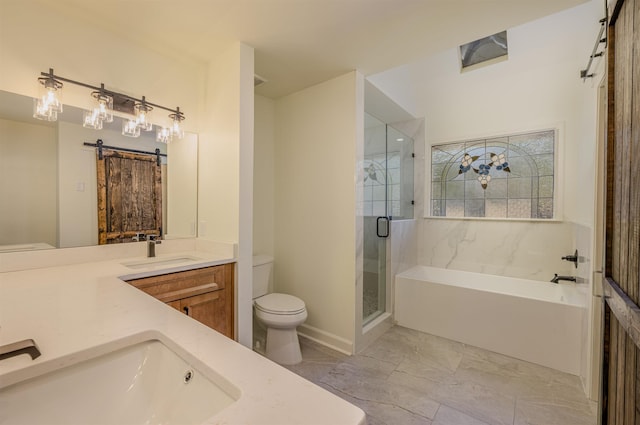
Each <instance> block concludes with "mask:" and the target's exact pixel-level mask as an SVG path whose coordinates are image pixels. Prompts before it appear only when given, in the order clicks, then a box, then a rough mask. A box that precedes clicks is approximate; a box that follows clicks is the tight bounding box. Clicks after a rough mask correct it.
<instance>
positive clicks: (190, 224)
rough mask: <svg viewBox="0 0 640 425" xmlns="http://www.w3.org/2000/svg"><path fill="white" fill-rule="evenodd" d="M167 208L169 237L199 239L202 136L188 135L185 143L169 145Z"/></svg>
mask: <svg viewBox="0 0 640 425" xmlns="http://www.w3.org/2000/svg"><path fill="white" fill-rule="evenodd" d="M167 161H168V167H167V173H166V179H165V182H166V187H167V196H166V200H165V202H163V204H164V205H165V206H166V207H167V215H166V217H164V218H166V220H167V227H166V229H164V232H165V234H166V235H167V237H168V238H188V237H191V238H193V237H195V236H196V228H197V219H198V135H197V134H194V133H185V135H184V137H183V138H182V139H181V140H173V141H171V143H169V144H168V145H167Z"/></svg>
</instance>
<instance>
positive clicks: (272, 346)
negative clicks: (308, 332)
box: [266, 327, 302, 365]
mask: <svg viewBox="0 0 640 425" xmlns="http://www.w3.org/2000/svg"><path fill="white" fill-rule="evenodd" d="M266 356H267V358H268V359H269V360H272V361H274V362H276V363H279V364H282V365H294V364H298V363H300V362H301V361H302V353H301V352H300V341H299V340H298V332H296V328H292V329H278V328H271V327H269V328H267V350H266Z"/></svg>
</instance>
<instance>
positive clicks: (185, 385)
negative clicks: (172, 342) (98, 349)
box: [0, 340, 240, 425]
mask: <svg viewBox="0 0 640 425" xmlns="http://www.w3.org/2000/svg"><path fill="white" fill-rule="evenodd" d="M185 357H188V355H186V354H183V355H178V354H177V353H176V352H174V351H172V350H171V349H170V348H168V347H167V346H166V345H164V344H163V343H162V342H160V341H158V340H148V341H145V342H142V343H138V344H135V345H130V346H127V347H125V348H121V349H118V350H116V351H113V352H111V353H108V354H103V355H101V356H99V357H96V358H93V359H91V360H86V361H83V362H80V363H77V364H75V365H72V366H67V367H65V368H62V369H58V370H56V371H53V372H50V373H47V374H45V375H42V376H39V377H36V378H32V379H29V380H26V381H23V382H19V383H17V384H14V385H11V386H9V387H7V388H5V389H1V390H0V406H1V408H0V422H2V423H11V424H44V423H46V424H81V423H82V424H180V425H186V424H198V423H202V422H204V421H205V420H206V419H208V418H210V417H211V416H213V415H215V414H216V413H218V412H220V411H221V410H223V409H225V408H226V407H228V406H229V405H231V404H232V403H234V402H235V401H236V400H237V399H238V398H239V395H240V391H239V390H238V389H237V388H236V387H234V386H233V385H231V384H230V383H229V382H227V381H226V380H224V379H223V378H221V377H219V378H217V379H218V380H219V381H220V382H218V383H216V382H214V381H215V380H216V378H213V380H212V379H209V378H208V377H207V376H205V375H204V374H203V373H202V372H201V371H199V370H197V369H196V368H195V367H193V366H192V365H190V364H189V362H187V360H185ZM223 388H224V389H223ZM225 390H226V391H225Z"/></svg>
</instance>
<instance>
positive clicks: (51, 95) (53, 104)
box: [33, 68, 62, 121]
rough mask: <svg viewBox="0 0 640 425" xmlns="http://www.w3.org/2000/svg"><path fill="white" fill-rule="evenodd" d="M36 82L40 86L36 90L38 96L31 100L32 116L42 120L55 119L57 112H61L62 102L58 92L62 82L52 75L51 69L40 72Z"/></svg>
mask: <svg viewBox="0 0 640 425" xmlns="http://www.w3.org/2000/svg"><path fill="white" fill-rule="evenodd" d="M40 74H41V77H39V78H38V82H39V83H40V85H41V87H40V89H39V90H38V97H37V98H36V99H34V100H33V117H34V118H37V119H39V120H44V121H56V120H57V119H58V112H62V102H61V101H60V92H61V90H62V83H61V82H60V81H58V80H59V79H56V78H58V77H56V76H55V75H53V69H51V68H49V72H48V73H47V72H41V73H40Z"/></svg>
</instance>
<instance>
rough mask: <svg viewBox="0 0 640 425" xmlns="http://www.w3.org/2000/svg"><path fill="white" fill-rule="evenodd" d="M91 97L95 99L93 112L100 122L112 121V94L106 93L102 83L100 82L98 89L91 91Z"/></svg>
mask: <svg viewBox="0 0 640 425" xmlns="http://www.w3.org/2000/svg"><path fill="white" fill-rule="evenodd" d="M91 97H93V98H94V99H95V100H96V107H95V108H93V114H94V115H96V116H97V117H98V118H99V119H100V120H101V121H102V122H113V96H111V95H109V94H107V91H106V90H105V88H104V84H100V90H96V91H94V92H91Z"/></svg>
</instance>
